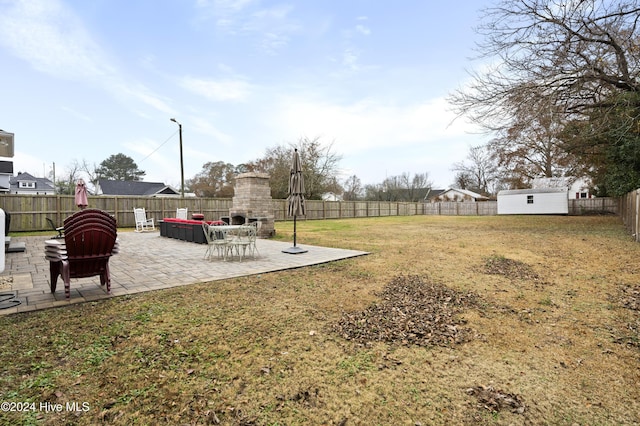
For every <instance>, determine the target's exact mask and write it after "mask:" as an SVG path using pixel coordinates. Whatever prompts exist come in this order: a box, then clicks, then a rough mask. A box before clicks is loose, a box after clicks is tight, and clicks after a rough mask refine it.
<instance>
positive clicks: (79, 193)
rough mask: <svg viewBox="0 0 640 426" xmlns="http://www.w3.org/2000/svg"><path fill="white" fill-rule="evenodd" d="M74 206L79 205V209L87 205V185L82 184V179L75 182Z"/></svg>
mask: <svg viewBox="0 0 640 426" xmlns="http://www.w3.org/2000/svg"><path fill="white" fill-rule="evenodd" d="M75 199H76V206H78V207H80V210H82V209H84V208H85V207H87V206H88V205H89V202H88V201H87V186H86V185H85V184H84V180H82V179H78V183H77V184H76V197H75Z"/></svg>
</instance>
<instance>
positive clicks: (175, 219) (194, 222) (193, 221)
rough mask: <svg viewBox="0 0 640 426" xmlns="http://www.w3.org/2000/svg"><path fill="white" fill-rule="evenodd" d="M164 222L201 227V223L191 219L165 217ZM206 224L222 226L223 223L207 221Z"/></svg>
mask: <svg viewBox="0 0 640 426" xmlns="http://www.w3.org/2000/svg"><path fill="white" fill-rule="evenodd" d="M162 220H163V221H165V222H172V223H187V224H191V225H202V221H201V220H193V219H178V218H175V217H165V218H164V219H162ZM207 223H208V224H209V225H223V224H224V222H223V221H221V220H208V221H207Z"/></svg>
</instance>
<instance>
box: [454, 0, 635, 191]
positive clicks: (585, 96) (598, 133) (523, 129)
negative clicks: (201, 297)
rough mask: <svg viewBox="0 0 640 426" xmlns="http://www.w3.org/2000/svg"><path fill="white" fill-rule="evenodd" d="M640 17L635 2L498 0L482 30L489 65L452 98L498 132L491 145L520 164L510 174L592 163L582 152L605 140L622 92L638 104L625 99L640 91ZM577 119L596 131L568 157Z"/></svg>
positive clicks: (575, 143) (546, 171)
mask: <svg viewBox="0 0 640 426" xmlns="http://www.w3.org/2000/svg"><path fill="white" fill-rule="evenodd" d="M639 20H640V5H639V1H638V0H620V1H609V0H575V1H568V0H500V1H499V2H498V3H497V5H496V6H495V7H491V8H488V9H486V10H485V11H484V14H483V19H482V22H481V24H480V26H479V28H478V32H479V33H480V34H481V35H482V36H484V40H483V42H482V43H481V44H479V45H478V51H479V58H481V59H484V60H485V61H489V64H490V65H488V66H486V68H485V69H484V70H483V71H482V72H474V73H473V74H472V77H473V81H472V83H471V85H470V86H468V87H465V88H462V89H460V90H458V91H456V92H455V93H454V94H452V95H451V96H450V98H449V100H450V101H451V102H452V104H453V105H454V107H455V109H456V111H457V113H458V114H459V115H464V116H466V117H467V118H469V119H471V120H472V121H473V122H475V123H477V124H478V125H480V126H481V127H482V128H483V129H485V130H486V131H489V132H498V133H497V138H496V140H495V141H494V144H493V148H494V149H496V150H497V152H496V155H497V156H498V157H499V158H500V160H501V161H502V162H503V164H504V165H505V166H506V164H507V163H509V166H510V167H512V168H511V170H512V171H513V170H516V171H519V173H520V176H517V175H514V176H512V179H513V180H520V181H525V180H526V179H527V178H528V176H531V175H532V174H533V173H534V172H536V173H539V174H542V175H549V174H551V175H557V174H562V173H568V172H569V167H568V166H569V165H570V164H571V163H574V164H573V165H574V166H575V165H576V164H575V161H576V159H581V160H582V161H593V158H590V157H589V156H585V155H581V154H583V153H584V152H585V151H588V150H589V149H590V146H591V145H592V144H593V143H594V141H593V138H596V139H597V138H599V139H600V141H602V140H606V138H603V137H602V136H603V135H607V134H609V130H610V125H611V120H610V119H609V117H610V116H612V115H616V114H618V112H616V111H619V110H620V102H619V100H620V99H622V100H623V101H624V102H628V100H629V99H634V100H635V102H636V103H635V104H634V105H631V109H632V110H633V109H635V108H637V107H638V106H639V105H638V103H637V102H638V101H637V99H638V97H637V96H635V97H625V96H622V97H621V96H620V94H638V93H640V28H639V27H638V23H639ZM627 106H628V105H625V107H627ZM605 111H606V112H605ZM596 112H597V113H596ZM576 122H583V123H584V122H588V124H587V125H586V126H582V129H584V128H588V129H589V133H588V135H587V137H585V135H584V133H581V134H580V136H581V137H580V138H574V139H573V140H572V142H573V145H572V147H571V148H572V152H571V153H570V154H567V155H563V154H562V153H561V151H562V150H563V149H564V150H565V151H567V150H568V148H567V146H564V147H563V146H562V144H560V143H558V142H559V138H560V136H561V135H563V132H564V131H563V128H564V127H566V126H567V125H569V124H571V125H572V127H573V128H576V127H580V126H576V125H575V124H573V123H576ZM541 132H544V133H541ZM534 139H535V145H536V146H534V147H532V146H531V144H532V142H533V140H534ZM638 143H639V144H640V141H639V142H638ZM532 153H535V156H536V157H537V158H536V159H532V158H527V155H530V154H532ZM565 154H566V153H565ZM517 156H520V159H519V160H518V161H516V157H517ZM507 160H508V161H507ZM527 163H528V164H527ZM514 166H517V168H514ZM579 166H581V168H582V169H583V170H593V164H589V163H587V164H580V165H579ZM536 169H537V170H536ZM638 171H640V170H638Z"/></svg>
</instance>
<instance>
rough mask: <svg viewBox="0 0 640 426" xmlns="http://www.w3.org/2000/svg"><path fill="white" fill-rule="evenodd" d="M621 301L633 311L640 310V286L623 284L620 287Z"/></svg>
mask: <svg viewBox="0 0 640 426" xmlns="http://www.w3.org/2000/svg"><path fill="white" fill-rule="evenodd" d="M619 299H620V303H621V304H622V306H624V307H625V308H627V309H631V310H632V311H640V286H635V287H630V286H623V287H621V289H620V297H619Z"/></svg>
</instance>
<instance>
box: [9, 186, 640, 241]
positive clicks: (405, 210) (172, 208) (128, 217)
mask: <svg viewBox="0 0 640 426" xmlns="http://www.w3.org/2000/svg"><path fill="white" fill-rule="evenodd" d="M627 197H629V195H628V196H627ZM623 202H624V203H627V202H626V201H623ZM634 202H635V201H634ZM305 203H306V207H307V214H306V216H305V217H304V218H303V219H310V220H313V219H341V218H358V217H380V216H413V215H443V216H444V215H446V216H490V215H495V214H497V203H496V202H495V201H486V202H479V203H472V202H453V201H452V202H440V203H410V202H399V201H319V200H306V201H305ZM627 204H628V203H627ZM627 204H625V206H626V205H627ZM272 205H273V213H274V218H275V220H276V221H281V220H288V219H290V217H288V216H287V202H286V200H272ZM620 205H621V202H620V201H619V200H618V199H617V198H592V199H580V200H569V214H589V213H592V212H595V213H601V212H610V213H615V214H617V213H618V212H620V211H623V210H619V209H620ZM232 206H233V201H232V200H231V199H230V198H184V199H180V198H173V197H172V198H163V197H156V198H151V197H124V196H123V197H110V196H95V197H89V207H90V208H97V209H101V210H104V211H106V212H108V213H109V214H112V215H114V216H115V218H116V220H117V223H118V226H119V227H123V228H127V227H131V228H132V227H134V226H135V220H134V217H133V209H134V207H135V208H137V207H144V208H145V209H146V211H147V217H149V218H153V219H155V221H156V223H157V221H158V220H160V219H162V218H165V217H175V215H176V209H177V208H184V207H186V208H187V209H188V211H189V216H190V215H191V214H192V213H201V214H203V215H204V217H205V219H206V220H217V219H219V218H220V217H222V216H228V215H229V209H230V208H231V207H232ZM0 208H2V209H3V210H4V211H5V212H9V214H10V215H11V231H13V232H22V231H40V230H46V229H50V226H49V225H48V223H47V221H46V219H47V218H49V219H51V220H52V221H53V222H54V223H55V224H56V225H58V226H61V225H62V223H63V221H64V219H65V218H66V217H68V216H70V215H71V214H73V213H75V212H77V211H78V207H76V206H75V204H74V197H73V196H72V195H22V194H8V195H2V196H0ZM635 211H636V212H637V209H636V210H635ZM636 215H637V213H636ZM636 220H637V219H636ZM625 223H626V222H625ZM634 229H637V228H634ZM634 232H635V231H634Z"/></svg>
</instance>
